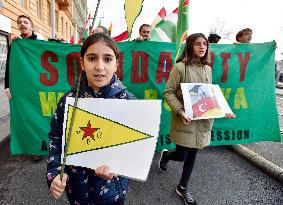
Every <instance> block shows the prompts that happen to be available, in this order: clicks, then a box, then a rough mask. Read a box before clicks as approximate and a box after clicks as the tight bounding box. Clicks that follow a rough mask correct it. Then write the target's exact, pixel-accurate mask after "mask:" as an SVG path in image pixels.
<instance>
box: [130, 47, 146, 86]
mask: <svg viewBox="0 0 283 205" xmlns="http://www.w3.org/2000/svg"><path fill="white" fill-rule="evenodd" d="M132 55H133V57H132V82H133V83H145V82H147V81H148V63H149V56H148V54H147V53H145V52H143V51H134V52H133V53H132ZM140 64H141V66H139V65H140ZM139 67H141V74H139V70H140V69H139Z"/></svg>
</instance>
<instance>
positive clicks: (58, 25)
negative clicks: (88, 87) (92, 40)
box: [0, 0, 87, 81]
mask: <svg viewBox="0 0 283 205" xmlns="http://www.w3.org/2000/svg"><path fill="white" fill-rule="evenodd" d="M53 1H54V2H55V33H56V34H55V35H56V38H57V39H60V40H64V41H65V42H69V41H70V39H71V37H72V36H73V35H74V40H75V41H74V42H77V39H78V36H79V33H80V31H81V30H82V29H83V28H84V22H85V21H86V16H87V6H86V4H87V3H86V0H74V1H72V0H0V43H1V44H0V81H1V80H3V78H4V71H5V65H6V56H7V50H8V45H9V42H10V40H11V38H12V37H13V35H20V31H19V30H18V26H17V18H18V16H19V15H27V16H29V17H30V18H31V19H32V21H33V24H34V32H35V33H36V35H37V37H38V38H39V39H42V40H48V39H50V38H52V19H53V18H52V13H53V12H52V9H53V8H54V7H53V5H52V2H53Z"/></svg>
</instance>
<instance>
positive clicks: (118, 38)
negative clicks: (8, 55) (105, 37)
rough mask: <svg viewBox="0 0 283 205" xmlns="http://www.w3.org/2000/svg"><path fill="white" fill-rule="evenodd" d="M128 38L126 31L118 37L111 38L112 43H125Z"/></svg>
mask: <svg viewBox="0 0 283 205" xmlns="http://www.w3.org/2000/svg"><path fill="white" fill-rule="evenodd" d="M128 38H129V32H128V30H126V31H124V32H123V33H121V34H119V35H118V36H115V37H113V39H114V41H116V42H119V41H125V40H127V39H128Z"/></svg>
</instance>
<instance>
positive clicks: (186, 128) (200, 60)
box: [159, 33, 235, 204]
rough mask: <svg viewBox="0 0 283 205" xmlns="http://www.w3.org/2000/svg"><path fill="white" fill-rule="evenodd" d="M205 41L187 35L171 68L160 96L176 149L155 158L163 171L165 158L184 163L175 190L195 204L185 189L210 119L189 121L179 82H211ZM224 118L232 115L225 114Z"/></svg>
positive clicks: (206, 137) (208, 134)
mask: <svg viewBox="0 0 283 205" xmlns="http://www.w3.org/2000/svg"><path fill="white" fill-rule="evenodd" d="M207 56H208V40H207V38H206V37H205V35H204V34H202V33H195V34H191V35H190V36H188V38H187V40H186V45H185V48H184V51H183V53H182V54H181V56H180V57H179V59H177V63H176V65H175V66H174V67H173V69H172V71H171V73H170V76H169V79H168V81H167V85H166V88H165V91H164V97H165V100H166V101H167V103H168V104H169V105H170V107H171V110H172V118H171V129H170V139H171V140H172V141H173V142H174V143H175V144H176V150H175V151H172V152H168V150H166V149H164V150H162V152H161V157H160V160H159V169H160V171H162V172H165V171H166V166H167V163H168V161H169V160H173V161H180V162H184V166H183V173H182V177H181V180H180V183H179V185H178V186H177V188H176V192H177V194H178V195H179V196H181V197H182V198H183V199H184V202H185V204H197V203H196V201H195V200H194V199H193V197H192V196H191V195H190V194H189V192H188V191H187V186H188V182H189V179H190V176H191V174H192V171H193V167H194V163H195V159H196V154H197V151H198V149H202V148H204V147H206V146H208V145H209V144H210V137H211V128H212V125H213V119H204V120H195V121H191V119H189V118H188V117H187V116H186V115H185V110H184V101H183V96H182V91H181V86H180V83H212V76H211V68H210V67H209V66H208V65H207ZM225 117H226V118H232V117H235V115H234V114H226V116H225Z"/></svg>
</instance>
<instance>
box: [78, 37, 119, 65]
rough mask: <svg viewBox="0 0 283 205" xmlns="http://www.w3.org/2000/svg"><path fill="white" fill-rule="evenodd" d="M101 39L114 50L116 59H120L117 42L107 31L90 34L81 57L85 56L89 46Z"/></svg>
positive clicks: (83, 46)
mask: <svg viewBox="0 0 283 205" xmlns="http://www.w3.org/2000/svg"><path fill="white" fill-rule="evenodd" d="M100 41H102V42H104V43H105V44H106V46H108V47H109V48H111V49H112V50H113V51H114V54H115V57H116V59H117V60H119V49H118V47H117V44H116V43H115V41H114V40H113V39H112V38H111V37H110V36H109V35H107V34H105V33H95V34H93V35H90V36H88V37H87V38H86V39H85V41H84V43H83V45H82V48H81V57H82V58H83V57H84V55H85V53H86V51H87V49H88V47H90V46H91V45H93V44H95V43H97V42H100Z"/></svg>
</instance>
